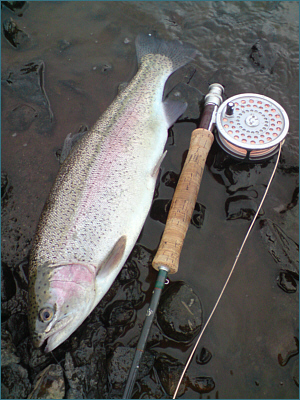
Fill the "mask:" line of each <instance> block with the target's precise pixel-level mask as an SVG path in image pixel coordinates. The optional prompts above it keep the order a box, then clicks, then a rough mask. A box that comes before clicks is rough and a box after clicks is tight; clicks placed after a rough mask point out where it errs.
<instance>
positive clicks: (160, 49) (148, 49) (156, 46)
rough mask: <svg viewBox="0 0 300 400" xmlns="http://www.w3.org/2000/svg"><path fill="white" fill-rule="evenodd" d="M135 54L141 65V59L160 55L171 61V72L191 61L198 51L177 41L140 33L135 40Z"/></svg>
mask: <svg viewBox="0 0 300 400" xmlns="http://www.w3.org/2000/svg"><path fill="white" fill-rule="evenodd" d="M135 46H136V53H137V58H138V63H139V64H142V62H143V57H145V56H146V55H148V54H160V55H163V56H166V57H168V58H169V59H170V60H171V61H172V72H174V71H176V70H177V69H178V68H180V67H182V66H184V65H185V64H187V63H189V62H190V61H192V60H193V59H194V58H195V56H196V55H197V54H199V52H198V50H197V49H196V48H195V47H193V46H192V45H190V44H187V43H182V42H180V41H178V40H172V41H165V40H163V39H159V38H157V37H156V36H155V35H154V34H148V35H147V34H144V33H140V34H139V35H138V36H137V38H136V40H135Z"/></svg>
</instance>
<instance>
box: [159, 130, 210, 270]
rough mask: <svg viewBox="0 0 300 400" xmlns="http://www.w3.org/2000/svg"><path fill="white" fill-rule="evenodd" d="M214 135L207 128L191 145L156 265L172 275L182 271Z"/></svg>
mask: <svg viewBox="0 0 300 400" xmlns="http://www.w3.org/2000/svg"><path fill="white" fill-rule="evenodd" d="M213 141H214V135H213V134H212V133H211V132H210V131H208V130H206V129H203V128H198V129H195V130H194V131H193V132H192V137H191V143H190V147H189V151H188V155H187V158H186V161H185V163H184V167H183V170H182V172H181V175H180V178H179V181H178V183H177V186H176V190H175V193H174V196H173V200H172V203H171V207H170V211H169V215H168V219H167V223H166V227H165V230H164V233H163V236H162V239H161V242H160V245H159V248H158V250H157V253H156V256H155V257H154V260H153V262H152V266H153V268H155V269H156V270H159V268H161V267H167V268H169V273H170V274H175V273H176V272H177V270H178V265H179V257H180V253H181V248H182V245H183V242H184V238H185V235H186V232H187V230H188V227H189V224H190V220H191V217H192V214H193V211H194V208H195V204H196V200H197V196H198V192H199V188H200V183H201V180H202V175H203V170H204V166H205V162H206V158H207V155H208V153H209V150H210V148H211V146H212V143H213Z"/></svg>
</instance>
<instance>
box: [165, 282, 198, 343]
mask: <svg viewBox="0 0 300 400" xmlns="http://www.w3.org/2000/svg"><path fill="white" fill-rule="evenodd" d="M202 314H203V312H202V306H201V302H200V300H199V298H198V296H197V295H196V293H195V292H194V291H193V289H192V288H190V287H189V286H188V285H187V284H186V283H184V282H175V283H173V284H171V285H170V286H169V287H168V288H167V289H166V290H165V291H164V292H163V294H162V297H161V301H160V304H159V306H158V309H157V320H158V323H159V326H160V327H161V329H162V331H163V333H164V334H165V335H167V336H168V337H169V338H171V339H173V340H176V341H178V342H189V341H190V340H192V339H193V338H194V337H195V336H196V335H197V334H198V333H199V331H200V329H201V325H202Z"/></svg>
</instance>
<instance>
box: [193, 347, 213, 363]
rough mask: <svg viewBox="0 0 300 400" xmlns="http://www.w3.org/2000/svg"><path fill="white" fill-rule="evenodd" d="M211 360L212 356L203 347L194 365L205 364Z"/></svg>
mask: <svg viewBox="0 0 300 400" xmlns="http://www.w3.org/2000/svg"><path fill="white" fill-rule="evenodd" d="M211 358H212V354H211V352H210V351H209V350H207V349H206V348H205V347H202V349H201V350H200V352H198V354H197V355H196V363H197V364H200V365H204V364H207V363H208V362H209V361H210V360H211Z"/></svg>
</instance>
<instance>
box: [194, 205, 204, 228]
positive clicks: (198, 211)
mask: <svg viewBox="0 0 300 400" xmlns="http://www.w3.org/2000/svg"><path fill="white" fill-rule="evenodd" d="M205 210H206V207H205V206H204V205H202V204H200V203H196V204H195V209H194V211H193V214H192V218H191V223H192V224H193V225H194V226H195V227H196V228H198V229H199V228H201V227H202V225H203V223H204V218H205Z"/></svg>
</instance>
